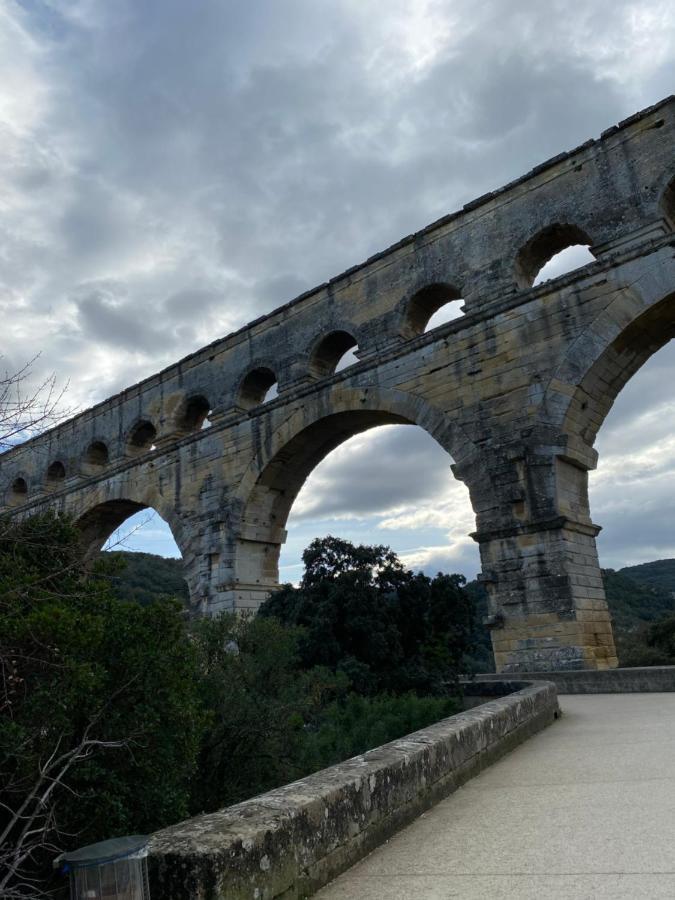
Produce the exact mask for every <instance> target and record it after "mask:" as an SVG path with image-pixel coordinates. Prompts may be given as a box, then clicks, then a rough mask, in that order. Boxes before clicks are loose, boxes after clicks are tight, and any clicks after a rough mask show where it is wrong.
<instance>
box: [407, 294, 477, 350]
mask: <svg viewBox="0 0 675 900" xmlns="http://www.w3.org/2000/svg"><path fill="white" fill-rule="evenodd" d="M463 303H464V301H463V300H462V294H461V291H459V289H458V288H456V287H454V286H453V285H450V284H446V283H444V282H439V283H437V284H430V285H428V286H427V287H424V288H422V289H421V290H419V291H417V293H416V294H415V295H414V296H413V297H412V298H411V299H410V302H409V303H408V308H407V310H406V316H405V320H404V325H403V331H404V336H405V337H416V336H417V335H418V334H424V333H425V332H427V331H432V330H433V329H434V328H438V327H439V326H440V325H444V324H445V323H446V322H451V321H452V320H453V319H457V318H459V317H460V316H461V315H462V314H463V308H462V307H463Z"/></svg>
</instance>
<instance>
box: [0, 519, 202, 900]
mask: <svg viewBox="0 0 675 900" xmlns="http://www.w3.org/2000/svg"><path fill="white" fill-rule="evenodd" d="M83 576H84V570H83V560H82V549H81V546H80V543H79V535H78V532H77V530H76V529H75V528H74V527H73V526H72V525H71V524H70V523H69V522H68V521H67V520H66V519H63V518H56V517H54V516H52V515H45V516H42V517H37V518H32V519H28V520H25V521H24V522H22V523H16V522H12V523H9V522H2V523H0V675H1V679H0V847H1V848H2V849H1V850H0V853H2V865H0V869H1V870H2V875H1V876H0V895H1V896H2V897H3V898H4V897H13V896H17V897H19V896H35V895H36V894H37V887H36V885H35V883H34V879H35V878H39V876H40V874H41V872H42V871H43V870H44V869H45V868H46V867H47V865H48V864H49V863H51V859H52V858H53V856H54V855H55V853H56V850H57V849H58V848H63V847H67V846H72V845H73V844H78V843H86V842H88V841H90V840H96V839H100V838H103V837H108V836H110V835H114V834H119V833H126V832H132V831H149V830H152V829H155V828H157V827H159V826H161V825H164V824H168V823H170V822H172V821H175V820H176V819H179V818H181V817H182V816H184V815H186V814H187V812H188V808H189V807H188V801H189V788H190V780H191V777H192V774H193V772H194V768H195V764H196V759H197V753H198V748H199V741H200V737H201V733H202V728H203V715H202V712H201V704H200V698H199V696H198V690H197V684H196V680H195V678H194V672H195V653H196V651H195V648H194V646H193V644H192V642H191V641H190V640H189V639H188V637H187V635H186V633H185V628H184V624H183V618H182V614H181V611H180V608H179V606H178V604H173V603H162V604H154V605H149V606H147V607H141V606H139V605H138V604H135V603H123V602H120V601H119V600H117V599H116V598H114V597H113V596H112V594H111V592H110V587H109V583H108V581H107V579H105V578H104V577H99V576H98V575H97V574H96V573H94V574H93V575H92V576H91V577H89V578H84V577H83ZM31 892H32V893H31Z"/></svg>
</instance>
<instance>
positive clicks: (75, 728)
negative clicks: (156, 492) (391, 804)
mask: <svg viewBox="0 0 675 900" xmlns="http://www.w3.org/2000/svg"><path fill="white" fill-rule="evenodd" d="M305 562H306V565H307V571H306V574H305V579H304V580H303V583H302V585H301V586H300V587H299V588H298V589H293V588H285V589H284V590H283V591H282V592H281V593H280V595H279V600H278V601H276V603H270V604H268V607H267V609H266V610H265V614H264V615H262V616H257V617H255V618H248V619H246V618H241V617H234V616H229V615H224V616H220V617H218V618H216V619H210V620H209V619H203V620H200V621H199V622H196V623H188V622H187V621H186V619H185V616H184V612H183V607H182V605H181V603H180V602H179V601H177V600H173V599H169V598H167V597H166V593H169V592H170V590H171V587H170V585H171V584H173V583H174V579H175V570H174V568H173V567H164V573H165V580H162V578H154V579H151V581H153V582H154V586H155V590H157V591H158V592H160V596H159V597H157V598H153V597H152V596H151V595H152V593H153V590H151V586H152V585H151V584H150V582H149V581H148V579H147V578H146V577H145V576H146V575H147V572H146V571H145V570H146V569H147V566H148V564H149V560H148V557H147V555H146V556H145V558H144V559H143V558H141V561H140V563H139V565H140V566H141V569H140V571H141V575H142V577H141V575H139V570H138V569H137V568H136V569H135V568H133V565H135V564H136V560H133V561H132V569H131V573H130V574H129V575H128V578H129V581H127V582H125V580H124V579H125V576H124V575H123V574H122V573H121V572H120V571H119V558H118V559H117V560H116V559H115V558H114V557H112V558H111V557H110V555H109V554H104V555H103V557H102V559H101V560H100V562H99V564H98V567H97V568H96V570H95V571H94V572H90V573H89V577H87V578H84V577H83V575H84V570H83V563H82V558H81V551H80V545H79V542H78V535H77V532H76V530H75V529H74V528H73V527H72V526H71V525H70V523H69V522H68V521H66V520H64V519H57V518H53V517H50V516H46V517H43V518H36V519H32V520H27V521H26V522H24V523H23V524H21V525H20V526H18V527H17V525H16V524H15V523H13V524H12V525H11V527H9V526H6V525H5V524H4V523H2V522H0V896H2V897H3V900H4V898H7V900H9V898H17V897H23V898H26V897H38V896H42V894H41V893H40V892H41V891H42V889H43V888H44V889H48V888H51V886H52V885H51V884H50V880H49V879H50V877H51V861H52V859H53V858H54V856H55V855H56V854H57V852H58V851H59V850H62V849H65V848H69V847H74V846H79V845H82V844H85V843H89V842H91V841H95V840H99V839H102V838H105V837H111V836H114V835H119V834H125V833H134V832H148V831H152V830H155V829H157V828H160V827H162V826H164V825H167V824H170V823H172V822H175V821H177V820H179V819H181V818H183V817H185V816H187V815H190V814H194V813H198V812H201V811H204V810H206V811H209V810H213V809H216V808H218V807H220V806H223V805H226V804H228V803H231V802H235V801H237V800H241V799H244V798H246V797H249V796H251V795H254V794H256V793H258V792H260V791H264V790H266V789H269V788H271V787H274V786H276V785H279V784H282V783H285V782H288V781H291V780H294V779H296V778H298V777H301V776H303V775H305V774H307V773H309V772H311V771H314V770H316V769H318V768H321V767H323V766H326V765H330V764H332V763H334V762H336V761H338V760H340V759H342V758H344V757H345V756H349V755H353V754H355V753H359V752H362V751H364V750H366V749H368V748H369V747H371V746H373V745H377V744H379V743H382V742H385V741H388V740H391V739H393V738H396V737H399V736H401V735H402V734H405V733H408V732H410V731H412V730H415V729H417V728H421V727H424V726H425V725H428V724H429V723H430V722H433V721H437V720H438V719H440V718H443V717H444V716H447V715H449V714H451V713H453V712H456V711H457V709H458V708H459V706H458V698H457V696H456V694H455V691H454V688H455V686H456V681H457V674H458V669H459V666H460V664H461V661H462V659H463V658H464V656H465V653H466V650H467V641H468V640H469V638H470V635H471V631H472V615H471V604H470V602H469V600H468V595H467V594H466V592H465V591H464V589H463V587H462V579H461V578H459V577H456V576H454V577H450V576H438V577H437V578H435V579H429V578H426V577H424V576H417V575H414V574H413V573H411V572H409V571H407V570H406V569H404V568H403V567H402V566H401V564H400V563H399V561H398V560H397V558H396V557H395V555H394V554H392V553H390V552H389V551H388V550H387V549H386V548H382V547H374V548H368V547H353V546H352V545H350V544H348V543H346V542H338V541H335V540H334V539H330V538H329V539H326V540H325V541H323V542H319V541H316V542H314V543H313V544H312V546H311V547H310V548H309V550H308V551H307V556H306V560H305ZM127 571H128V570H127ZM119 595H122V596H119ZM123 597H127V598H128V597H133V598H135V599H133V600H130V599H123ZM359 597H360V602H358V598H359ZM136 598H138V599H140V600H141V602H136ZM312 601H316V602H317V604H318V610H317V612H316V614H313V613H312V612H311V611H310V608H309V607H310V605H311V602H312ZM411 617H412V618H413V619H414V628H412V629H410V628H409V627H408V623H409V622H410V618H411ZM324 643H325V646H324ZM369 646H372V648H373V650H374V652H373V653H372V654H370V653H369V652H368V648H369ZM390 654H394V659H395V666H394V665H392V659H391V658H390Z"/></svg>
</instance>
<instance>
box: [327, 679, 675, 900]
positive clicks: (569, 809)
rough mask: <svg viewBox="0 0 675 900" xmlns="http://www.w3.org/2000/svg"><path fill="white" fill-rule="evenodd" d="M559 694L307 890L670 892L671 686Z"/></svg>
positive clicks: (439, 899) (365, 893) (334, 894)
mask: <svg viewBox="0 0 675 900" xmlns="http://www.w3.org/2000/svg"><path fill="white" fill-rule="evenodd" d="M560 703H561V707H562V712H563V715H562V718H561V719H560V721H559V722H557V723H556V725H555V727H554V728H551V729H547V730H546V731H544V732H542V733H541V734H539V735H537V736H536V737H534V738H533V739H532V740H531V741H528V742H527V743H526V744H524V745H523V746H522V747H519V748H518V749H517V750H516V751H515V752H514V753H511V754H509V756H507V757H505V758H504V759H502V760H500V761H499V762H498V763H496V764H495V765H494V766H492V767H491V768H490V769H488V770H486V771H485V772H482V773H481V774H480V775H479V776H478V777H477V778H475V779H473V780H472V781H470V782H469V783H468V784H466V785H465V786H464V787H463V788H462V789H461V790H459V791H458V792H457V793H456V794H454V795H453V796H452V797H450V798H448V799H447V800H444V801H442V802H441V803H439V804H438V805H436V806H435V807H434V808H433V809H431V810H429V811H428V812H426V813H424V814H423V815H422V816H420V817H419V818H418V819H417V820H416V821H415V822H413V823H412V824H411V825H410V826H408V827H407V828H406V829H405V830H403V831H401V832H399V833H398V834H397V835H395V836H394V837H392V838H391V840H390V841H389V842H388V843H387V844H385V845H383V846H382V847H380V848H378V849H377V850H375V851H374V852H373V853H372V854H371V855H370V856H369V857H367V858H366V859H365V860H363V861H362V862H361V863H359V864H358V865H356V866H354V867H353V868H352V869H350V870H349V871H348V872H346V873H344V875H342V876H341V877H340V878H338V879H337V880H336V881H335V882H334V883H333V884H331V885H329V886H328V887H327V888H325V889H323V890H322V891H320V892H319V893H318V894H317V895H316V896H317V900H356V898H358V900H413V898H414V900H420V898H424V900H449V898H460V900H474V898H476V900H478V898H480V900H505V898H513V900H535V898H536V900H563V898H564V900H582V898H583V900H586V898H589V900H590V898H593V900H604V898H607V900H609V898H612V900H640V898H645V900H647V898H648V900H666V898H668V900H672V898H673V897H675V693H662V694H659V693H649V694H636V693H633V694H623V695H622V694H594V695H589V696H578V695H575V696H566V697H562V698H561V701H560Z"/></svg>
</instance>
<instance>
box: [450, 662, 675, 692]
mask: <svg viewBox="0 0 675 900" xmlns="http://www.w3.org/2000/svg"><path fill="white" fill-rule="evenodd" d="M518 677H519V678H523V679H526V680H528V681H530V680H532V681H537V680H538V679H541V680H542V683H546V682H553V684H555V686H556V688H557V690H558V693H559V694H633V693H643V694H649V693H670V692H672V691H675V666H645V667H642V668H634V669H599V670H598V669H576V670H570V671H560V672H546V674H543V673H542V672H523V673H519V674H518ZM543 679H545V681H543ZM502 682H503V676H499V675H493V674H491V673H490V674H485V675H476V676H474V677H473V678H472V679H471V680H470V682H468V683H467V686H470V687H469V693H470V694H471V696H473V695H475V694H482V693H483V692H482V690H481V689H480V687H479V686H480V685H484V686H485V687H487V686H488V685H490V686H492V685H493V684H501V683H502Z"/></svg>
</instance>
